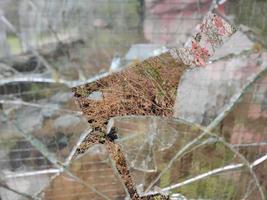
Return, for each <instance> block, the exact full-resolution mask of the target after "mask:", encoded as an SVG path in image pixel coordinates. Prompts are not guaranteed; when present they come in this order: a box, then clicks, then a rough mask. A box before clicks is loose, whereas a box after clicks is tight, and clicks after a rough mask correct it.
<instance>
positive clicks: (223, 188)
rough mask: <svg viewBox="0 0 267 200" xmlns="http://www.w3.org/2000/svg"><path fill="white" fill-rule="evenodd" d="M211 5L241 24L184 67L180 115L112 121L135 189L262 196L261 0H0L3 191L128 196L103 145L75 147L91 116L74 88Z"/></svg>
mask: <svg viewBox="0 0 267 200" xmlns="http://www.w3.org/2000/svg"><path fill="white" fill-rule="evenodd" d="M219 5H220V6H219ZM213 8H215V12H216V13H217V14H218V15H220V16H222V17H223V18H225V19H227V20H228V21H230V22H231V23H233V24H235V25H236V26H237V29H238V30H237V33H236V34H235V35H233V36H232V37H231V38H230V39H229V40H228V41H227V42H226V43H225V44H224V45H223V46H222V47H221V48H220V49H218V50H217V51H216V54H215V55H214V56H213V57H212V58H211V59H210V63H208V64H207V65H206V66H204V67H201V68H197V69H191V70H188V71H186V72H185V74H183V76H182V80H181V82H180V84H179V86H178V91H177V98H176V104H175V107H174V108H173V110H174V116H173V117H174V118H171V119H169V118H168V119H167V118H159V117H149V116H145V117H140V116H126V117H115V118H114V119H112V120H113V124H112V126H114V127H115V128H116V130H118V137H119V138H118V140H117V143H118V144H119V145H120V146H121V147H122V152H123V153H124V155H125V157H126V160H127V163H128V166H129V168H130V172H131V175H132V177H133V182H134V184H135V187H136V188H137V190H138V192H139V194H140V195H148V194H150V195H151V194H152V195H157V194H163V195H169V196H170V199H266V198H267V181H266V180H267V161H266V160H267V126H266V121H267V76H266V74H267V73H266V72H267V53H266V46H267V41H266V38H267V13H266V12H265V11H266V9H267V2H266V1H262V0H256V1H252V0H242V1H241V0H238V1H237V0H228V1H212V0H190V1H183V0H160V1H158V0H75V1H74V0H46V1H44V0H42V1H40V0H21V1H17V0H1V2H0V170H1V172H0V199H1V200H24V199H35V200H36V199H43V200H55V199H64V200H66V199H67V200H68V199H69V200H71V199H92V200H94V199H96V200H102V199H110V200H119V199H129V198H130V197H129V196H130V194H129V192H130V191H128V190H127V187H126V186H125V185H124V183H123V180H122V177H121V176H120V174H119V172H118V170H117V169H116V167H115V164H114V161H113V159H112V158H111V156H110V155H109V153H108V152H107V149H106V148H105V147H104V145H101V144H98V145H94V146H92V147H91V148H89V149H88V150H87V151H86V152H85V153H84V154H82V155H79V156H78V157H75V153H76V151H77V149H78V148H79V146H80V145H81V144H82V141H84V139H86V138H88V137H89V136H90V132H91V127H90V125H89V124H88V122H87V120H86V119H85V117H83V116H82V112H81V111H80V108H79V106H77V104H76V103H75V101H74V99H73V98H72V92H71V88H72V87H74V86H78V85H83V84H85V83H91V82H94V81H95V80H98V79H100V78H102V77H105V76H108V75H109V74H111V73H112V72H113V71H114V70H117V69H122V68H124V67H125V66H127V65H128V64H131V63H135V62H137V61H142V60H144V59H146V58H148V57H150V56H154V55H158V54H160V53H162V52H165V51H166V50H168V49H169V48H172V47H182V46H183V45H184V44H185V43H186V41H187V40H188V38H189V37H190V36H191V35H192V32H193V30H194V28H195V27H196V26H197V25H198V24H199V23H200V22H201V21H202V19H203V17H204V16H205V15H206V14H207V13H208V11H210V10H211V9H213ZM82 87H83V86H82ZM94 95H95V96H94V97H93V98H96V99H97V98H98V96H97V94H94Z"/></svg>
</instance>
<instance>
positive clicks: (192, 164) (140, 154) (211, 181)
mask: <svg viewBox="0 0 267 200" xmlns="http://www.w3.org/2000/svg"><path fill="white" fill-rule="evenodd" d="M109 123H110V124H109V126H110V127H114V128H115V129H116V133H117V134H118V137H119V139H118V140H116V142H117V143H118V144H119V145H120V146H121V148H122V151H123V153H124V155H125V157H126V160H127V163H128V167H129V168H130V171H131V175H132V177H133V179H134V182H135V184H136V188H137V190H138V192H139V194H140V195H147V194H154V193H163V194H164V193H165V192H167V193H168V192H175V193H176V192H178V193H179V192H180V191H184V193H181V194H182V195H183V194H184V195H185V196H186V197H187V198H197V197H198V198H200V197H201V198H214V197H215V196H216V195H218V196H220V197H223V195H229V196H231V195H233V194H232V192H233V190H234V191H235V194H234V195H237V196H240V195H242V192H238V191H242V190H241V188H240V185H239V182H240V181H239V179H238V178H236V179H234V178H232V177H233V175H232V173H230V175H227V177H228V178H225V177H226V175H225V172H228V171H230V172H231V171H232V170H241V171H240V175H238V173H237V175H236V177H240V176H242V177H243V173H248V172H243V168H244V165H243V164H242V162H241V160H240V159H239V158H238V156H236V154H235V153H234V152H233V151H232V150H231V149H229V148H228V147H227V146H225V145H224V144H223V143H221V142H220V141H219V140H217V139H216V137H213V136H210V135H207V136H206V137H203V138H202V139H200V140H199V141H198V142H197V143H196V144H195V145H193V146H191V147H190V148H187V150H186V151H183V149H185V148H186V147H187V146H188V144H190V143H191V142H192V141H193V140H194V139H195V138H197V137H198V136H199V135H200V134H201V133H202V131H203V129H200V127H198V126H196V125H193V124H190V123H188V122H185V121H182V120H179V119H168V118H158V117H137V116H132V117H131V116H129V117H115V118H112V119H111V120H110V122H109ZM209 173H211V174H209ZM220 173H224V174H223V175H218V174H220ZM203 174H206V175H204V177H201V176H200V177H201V178H200V179H199V178H196V180H194V178H195V177H198V176H199V175H203ZM212 175H216V176H215V177H213V176H212ZM210 176H211V177H210ZM206 177H207V179H206ZM190 179H193V180H194V181H192V182H195V181H200V182H201V183H197V186H192V187H194V190H195V192H197V191H199V190H201V191H202V192H201V194H199V196H195V195H196V194H197V193H195V194H194V190H192V191H191V189H189V188H191V186H188V187H185V188H186V189H185V190H179V189H180V187H181V186H183V185H186V184H188V183H186V182H187V181H188V180H190ZM202 179H204V180H202ZM248 180H251V176H250V179H248ZM230 182H231V185H229V184H228V183H230ZM177 183H183V184H178V185H177ZM185 183H186V184H185ZM189 183H190V182H189ZM243 184H244V186H246V184H247V181H245V180H244V181H243V182H242V185H243ZM172 185H174V187H171V186H172ZM221 185H223V186H225V185H229V187H225V189H224V190H220V188H221ZM210 187H214V188H213V189H212V190H209V189H208V188H210ZM242 187H243V186H242ZM177 188H179V189H177ZM190 191H191V192H190ZM218 196H216V197H218ZM232 197H234V196H232ZM237 199H238V198H237Z"/></svg>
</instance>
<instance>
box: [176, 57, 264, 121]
mask: <svg viewBox="0 0 267 200" xmlns="http://www.w3.org/2000/svg"><path fill="white" fill-rule="evenodd" d="M266 63H267V54H266V53H262V54H250V55H243V56H238V57H233V58H230V59H225V60H219V61H217V62H214V63H211V64H208V65H207V66H206V67H205V68H198V69H195V70H190V71H186V72H185V74H184V75H183V77H182V79H181V82H180V84H179V88H178V92H177V98H176V104H175V107H174V117H179V118H183V119H185V120H188V121H190V122H193V123H199V124H202V125H208V124H209V123H210V122H211V121H212V120H214V119H215V117H216V116H217V115H218V114H219V113H220V112H221V110H222V109H223V108H224V107H225V106H226V105H227V104H229V102H230V99H231V97H233V96H234V95H235V94H236V93H238V92H240V90H241V89H242V87H243V86H244V85H245V84H246V83H247V82H248V81H249V80H250V79H251V78H253V77H254V76H255V75H256V74H257V73H258V72H260V71H261V70H263V69H264V68H266ZM192 80H194V81H193V82H192Z"/></svg>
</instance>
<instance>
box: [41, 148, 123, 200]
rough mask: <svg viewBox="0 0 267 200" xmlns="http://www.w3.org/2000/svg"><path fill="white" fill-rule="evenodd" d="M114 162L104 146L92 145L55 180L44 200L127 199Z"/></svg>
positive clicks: (44, 193)
mask: <svg viewBox="0 0 267 200" xmlns="http://www.w3.org/2000/svg"><path fill="white" fill-rule="evenodd" d="M111 162H112V161H111V160H110V158H109V155H108V153H107V151H106V149H105V146H104V145H94V146H92V147H91V148H90V149H88V150H87V152H85V153H84V154H82V155H80V156H79V157H77V158H76V159H75V160H73V161H72V162H71V163H70V166H69V167H68V168H66V170H65V171H64V172H63V173H61V174H60V175H58V176H57V177H55V178H54V179H53V180H52V181H51V183H50V185H49V186H48V187H47V188H46V189H45V190H44V191H43V193H42V197H43V199H44V200H59V199H64V200H71V199H96V200H102V199H109V200H124V199H125V198H126V197H127V196H128V195H127V193H126V192H125V189H124V186H123V185H122V183H121V181H120V178H118V176H117V175H118V174H117V173H118V172H117V171H116V169H114V167H113V164H112V163H111ZM62 191H64V192H62Z"/></svg>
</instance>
